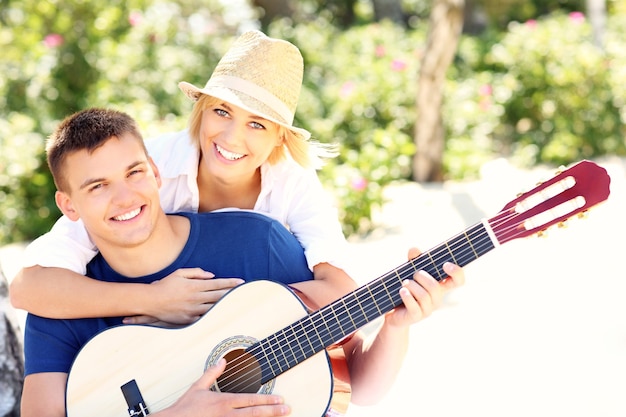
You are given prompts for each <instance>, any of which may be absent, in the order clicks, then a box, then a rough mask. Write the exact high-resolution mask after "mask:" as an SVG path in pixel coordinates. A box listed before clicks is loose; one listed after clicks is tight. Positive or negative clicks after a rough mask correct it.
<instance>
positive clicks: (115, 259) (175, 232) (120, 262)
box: [101, 214, 191, 278]
mask: <svg viewBox="0 0 626 417" xmlns="http://www.w3.org/2000/svg"><path fill="white" fill-rule="evenodd" d="M159 222H160V223H159V225H158V226H157V227H155V230H154V233H153V234H152V235H151V236H150V238H149V239H148V240H147V241H145V242H144V243H142V244H140V245H136V246H134V247H119V246H116V247H111V246H109V247H107V248H103V249H102V250H101V253H102V256H103V257H104V259H105V260H106V261H107V263H108V264H109V266H110V267H111V268H112V269H113V270H115V271H116V272H117V273H119V274H122V275H124V276H126V277H129V278H135V277H141V276H145V275H150V274H154V273H156V272H159V271H160V270H162V269H164V268H166V267H167V266H169V265H171V264H172V263H173V262H174V261H175V260H176V258H178V256H179V255H180V253H181V252H182V250H183V248H184V247H185V244H186V243H187V240H188V238H189V230H190V227H191V226H190V222H189V219H188V218H187V217H184V216H179V215H165V214H164V215H163V218H160V219H159Z"/></svg>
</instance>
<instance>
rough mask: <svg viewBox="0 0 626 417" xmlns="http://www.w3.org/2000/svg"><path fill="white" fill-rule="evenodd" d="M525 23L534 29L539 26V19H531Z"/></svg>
mask: <svg viewBox="0 0 626 417" xmlns="http://www.w3.org/2000/svg"><path fill="white" fill-rule="evenodd" d="M525 25H526V26H528V27H529V28H531V29H534V28H536V27H537V21H536V20H535V19H530V20H527V21H526V23H525Z"/></svg>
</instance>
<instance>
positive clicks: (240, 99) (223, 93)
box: [178, 81, 311, 140]
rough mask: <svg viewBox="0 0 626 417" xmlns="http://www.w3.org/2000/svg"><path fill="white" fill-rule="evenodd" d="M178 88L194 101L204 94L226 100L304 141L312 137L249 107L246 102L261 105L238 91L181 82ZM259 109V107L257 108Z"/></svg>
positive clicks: (299, 129) (305, 131)
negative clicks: (287, 130) (252, 101)
mask: <svg viewBox="0 0 626 417" xmlns="http://www.w3.org/2000/svg"><path fill="white" fill-rule="evenodd" d="M178 88H180V89H181V91H182V92H183V93H185V95H186V96H187V97H189V98H190V99H191V100H193V101H198V99H199V98H200V96H201V95H202V94H205V95H207V96H211V97H215V98H218V99H220V100H224V101H226V102H228V103H231V104H233V105H235V106H237V107H240V108H242V109H244V110H245V111H247V112H250V113H253V114H255V115H257V116H260V117H262V118H264V119H267V120H269V121H271V122H273V123H276V124H278V125H280V126H283V127H285V128H287V129H289V130H291V131H292V132H294V133H296V134H297V135H300V136H302V137H303V138H304V140H308V139H309V138H310V137H311V132H309V131H308V130H306V129H302V128H299V127H295V126H292V125H290V124H288V123H284V122H282V121H280V120H278V119H276V118H275V117H272V116H271V115H268V114H266V113H262V112H259V111H258V110H256V109H254V108H253V107H251V106H249V105H248V104H246V101H248V102H249V101H251V100H254V101H256V102H257V103H259V104H262V103H260V102H259V101H258V100H256V99H255V98H254V97H251V96H249V95H247V94H245V93H241V92H237V91H233V90H231V89H229V88H221V87H217V86H211V87H205V88H198V87H196V86H195V85H193V84H190V83H188V82H186V81H181V82H180V83H178ZM257 107H258V106H257Z"/></svg>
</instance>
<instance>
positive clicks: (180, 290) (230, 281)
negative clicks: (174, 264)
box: [124, 268, 244, 327]
mask: <svg viewBox="0 0 626 417" xmlns="http://www.w3.org/2000/svg"><path fill="white" fill-rule="evenodd" d="M243 282H244V280H242V279H240V278H215V276H214V275H213V274H212V273H211V272H207V271H204V270H202V269H200V268H181V269H178V270H176V271H175V272H173V273H172V274H170V275H168V276H167V277H165V278H163V279H161V280H159V281H155V282H153V283H152V284H151V285H150V286H149V290H148V293H149V295H150V297H151V304H150V306H151V310H150V314H148V315H142V316H133V317H126V318H125V319H124V323H125V324H153V325H160V326H163V327H173V326H180V325H186V324H190V323H194V322H195V321H197V320H198V319H199V318H200V317H201V316H202V315H203V314H204V313H206V312H207V311H208V310H209V309H210V308H211V307H212V306H213V304H215V303H216V302H217V301H218V300H219V299H220V298H222V297H223V296H224V294H226V293H227V292H228V291H230V290H231V289H232V288H234V287H236V286H237V285H240V284H242V283H243Z"/></svg>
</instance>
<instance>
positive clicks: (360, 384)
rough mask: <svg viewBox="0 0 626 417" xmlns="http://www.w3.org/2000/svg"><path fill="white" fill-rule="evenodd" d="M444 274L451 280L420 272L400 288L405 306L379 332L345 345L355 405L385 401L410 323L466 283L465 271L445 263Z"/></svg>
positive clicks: (404, 349)
mask: <svg viewBox="0 0 626 417" xmlns="http://www.w3.org/2000/svg"><path fill="white" fill-rule="evenodd" d="M444 271H445V272H446V273H447V274H448V275H449V278H447V279H445V280H444V281H442V282H438V281H437V280H435V279H434V278H433V277H431V276H430V275H428V274H427V273H426V272H423V271H421V272H417V273H416V274H415V276H414V279H413V280H408V281H406V282H405V283H404V284H403V287H402V288H401V289H400V296H401V297H402V301H403V306H402V307H398V308H396V309H394V310H393V311H391V312H389V313H387V314H386V315H385V317H384V319H383V324H382V326H381V327H380V328H379V329H378V331H377V332H374V333H373V334H372V335H370V336H369V337H368V338H367V339H366V338H365V336H364V334H363V333H362V332H357V333H356V334H355V335H354V336H353V337H352V338H351V339H350V340H349V341H348V342H346V344H345V345H344V351H345V353H346V360H347V362H348V368H349V370H350V378H351V383H352V398H351V401H352V402H353V403H354V404H357V405H372V404H375V403H377V402H379V401H380V400H381V399H382V397H383V396H384V395H385V394H386V393H387V391H388V389H389V387H390V386H391V385H392V384H393V382H394V380H395V379H396V376H397V374H398V372H399V371H400V368H401V366H402V363H403V362H404V358H405V356H406V352H407V349H408V344H409V330H410V326H411V324H413V323H416V322H418V321H420V320H421V319H423V318H426V317H428V316H429V315H430V314H431V313H432V312H433V311H434V310H435V309H437V308H438V307H439V306H440V305H441V303H442V300H443V295H444V294H445V292H446V291H447V290H449V289H452V288H455V287H458V286H460V285H463V283H464V282H465V276H464V272H463V269H462V268H460V267H458V266H456V265H452V264H450V263H446V264H445V265H444Z"/></svg>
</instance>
